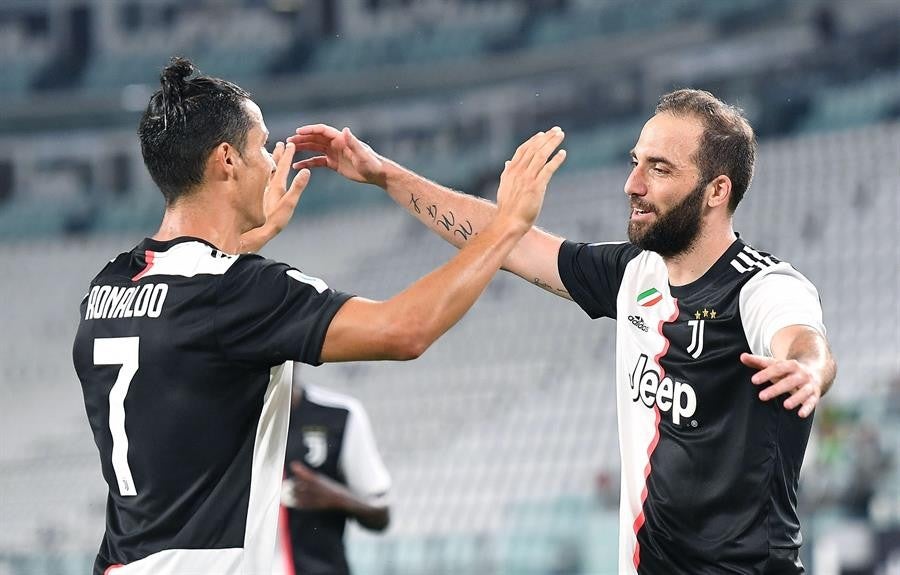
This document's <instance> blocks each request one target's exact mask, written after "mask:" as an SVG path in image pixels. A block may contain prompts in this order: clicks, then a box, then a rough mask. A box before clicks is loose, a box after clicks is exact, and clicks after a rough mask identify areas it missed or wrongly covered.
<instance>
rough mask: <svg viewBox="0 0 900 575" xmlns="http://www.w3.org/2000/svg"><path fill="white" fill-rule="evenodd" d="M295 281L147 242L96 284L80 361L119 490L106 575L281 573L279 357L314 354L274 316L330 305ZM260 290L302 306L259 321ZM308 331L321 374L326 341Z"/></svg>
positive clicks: (282, 398)
mask: <svg viewBox="0 0 900 575" xmlns="http://www.w3.org/2000/svg"><path fill="white" fill-rule="evenodd" d="M286 271H287V272H289V273H287V274H286V273H285V272H286ZM290 272H295V273H299V272H296V270H290V268H288V267H287V266H284V265H283V264H276V263H274V262H270V261H269V260H264V259H263V258H259V257H258V256H231V255H226V254H223V253H221V252H219V251H218V250H216V249H215V248H214V247H212V246H211V245H209V244H207V243H205V242H202V241H200V240H195V239H193V238H180V239H178V240H173V241H171V242H157V241H153V240H145V241H144V242H143V243H142V244H141V245H139V246H138V247H136V248H135V249H134V250H132V251H130V252H127V253H123V254H120V255H119V256H118V257H116V258H115V259H114V260H112V261H111V262H110V263H109V264H108V265H107V266H106V267H105V268H104V269H103V270H102V271H101V272H100V274H98V275H97V277H96V278H95V279H94V281H93V282H92V283H91V288H90V291H89V293H88V295H87V296H86V297H85V299H84V301H83V302H82V304H81V323H80V326H79V329H78V333H77V335H76V339H75V345H74V350H73V356H74V362H75V367H76V370H77V372H78V375H79V378H80V379H81V384H82V390H83V393H84V400H85V407H86V411H87V415H88V419H89V421H90V424H91V428H92V430H93V433H94V439H95V442H96V444H97V447H98V449H99V451H100V459H101V462H102V468H103V476H104V478H105V479H106V481H107V483H108V484H109V487H110V495H109V501H108V502H107V526H106V534H105V536H104V540H103V543H102V545H101V548H100V552H99V555H98V558H97V563H96V565H95V573H102V572H103V571H104V570H105V569H106V568H107V567H108V566H109V565H114V564H125V565H126V567H124V568H122V570H121V572H122V573H132V572H135V573H138V572H140V573H144V572H148V573H150V572H152V573H163V572H176V571H177V572H183V571H186V570H190V569H192V568H193V567H194V566H196V569H197V570H198V572H217V573H242V572H245V571H247V572H252V571H253V568H254V566H257V565H263V564H267V563H266V561H269V562H270V561H271V552H272V546H273V545H274V536H275V533H274V530H275V525H276V516H275V514H276V513H277V505H274V506H273V505H270V504H269V502H270V500H273V501H275V502H276V503H277V493H278V490H279V485H280V477H281V466H282V464H283V457H284V443H285V436H286V433H287V419H288V410H289V402H290V400H289V397H290V381H291V369H290V368H289V367H290V366H289V364H288V365H285V363H284V362H285V359H286V358H285V357H284V356H285V353H286V352H285V351H284V350H280V348H283V347H284V345H282V342H284V341H291V340H296V346H297V351H296V353H295V355H297V356H298V357H296V359H300V360H304V357H303V356H302V354H301V351H300V350H301V348H306V347H307V346H304V343H310V342H304V341H303V339H302V338H295V337H292V334H291V333H286V335H282V332H288V331H289V330H288V329H286V328H281V327H280V325H281V324H288V323H289V322H286V321H281V322H280V323H279V320H278V319H277V318H275V317H274V315H275V314H278V315H279V316H281V315H286V316H293V315H295V314H297V315H299V312H298V311H297V310H298V309H300V307H302V306H303V305H306V306H307V307H309V306H310V302H311V301H313V300H314V299H315V298H316V297H321V296H323V294H324V295H327V294H325V292H324V290H322V291H319V290H318V289H313V286H310V285H309V284H305V283H304V284H301V282H300V281H297V280H296V279H290V278H287V279H286V275H290ZM292 277H293V276H292ZM267 278H269V279H267ZM270 280H271V282H270ZM267 282H270V283H267ZM276 282H277V283H276ZM282 283H285V285H287V284H297V286H299V287H295V286H291V285H288V286H287V287H284V286H282V285H281V284H282ZM279 290H282V291H283V293H281V292H279ZM290 290H295V291H290ZM255 291H261V293H263V294H267V293H270V292H273V291H274V292H278V293H277V296H273V301H285V302H298V301H299V302H300V303H290V306H293V307H289V306H288V304H287V303H286V304H284V305H283V306H282V307H283V308H284V309H281V308H279V307H278V305H277V304H275V305H269V306H268V307H266V306H262V307H261V308H259V309H255V308H254V306H255V305H257V302H259V300H263V299H266V298H265V297H251V296H250V294H252V293H254V292H255ZM327 291H328V292H331V290H327ZM244 292H250V293H248V295H247V296H243V297H239V295H240V294H241V293H244ZM306 292H317V293H313V294H312V296H308V295H307V293H306ZM275 297H277V298H280V299H274V298H275ZM301 300H302V301H301ZM332 300H334V298H331V300H329V302H330V303H329V305H330V306H332V307H333V305H332V303H333V302H332ZM259 305H262V304H259ZM337 305H339V303H338V304H337ZM304 309H305V308H304ZM335 310H336V307H335ZM331 313H333V311H332V312H331ZM269 316H273V317H269ZM329 319H330V318H329ZM321 320H322V316H317V318H316V321H318V322H320V323H321ZM294 324H296V325H298V326H301V327H302V328H310V326H309V325H304V323H303V321H301V320H300V319H296V321H294V322H293V323H291V325H294ZM273 325H278V326H279V327H277V329H279V330H281V331H280V332H278V333H275V332H274V331H273V330H274V329H276V328H274V327H272V326H273ZM324 325H325V326H326V327H327V322H325V324H324ZM291 329H295V328H293V327H292V328H291ZM307 331H312V332H314V334H315V335H314V336H312V337H310V339H311V340H312V347H309V348H308V349H309V350H312V351H309V356H310V358H312V361H313V362H314V361H315V360H316V358H317V357H318V349H317V348H316V343H319V344H320V342H317V341H316V340H317V339H321V337H324V336H323V335H322V334H320V333H318V332H320V331H324V328H322V327H316V328H314V329H308V330H307ZM266 342H271V347H272V350H271V351H269V350H267V349H265V348H266V346H267V345H268V344H267V343H266ZM307 359H308V358H307ZM270 526H271V528H270ZM139 565H140V566H141V567H140V568H138V566H139Z"/></svg>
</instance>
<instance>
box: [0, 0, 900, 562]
mask: <svg viewBox="0 0 900 575" xmlns="http://www.w3.org/2000/svg"><path fill="white" fill-rule="evenodd" d="M173 55H183V56H186V57H189V58H191V59H192V60H193V61H194V62H195V63H196V64H197V65H198V66H199V67H200V69H201V70H202V71H203V72H205V73H208V74H213V75H218V76H222V77H224V78H227V79H230V80H232V81H235V82H237V83H238V84H240V85H242V86H243V87H245V88H247V89H249V90H250V91H252V92H253V95H254V99H255V100H256V101H257V102H258V103H259V104H260V106H261V107H262V109H263V111H264V113H265V114H266V122H267V124H268V127H269V129H270V131H271V133H272V141H275V139H283V138H285V137H286V136H288V135H290V134H291V133H293V130H294V128H295V127H297V126H299V125H302V124H305V123H310V122H326V123H331V124H333V125H335V126H337V127H343V126H350V127H351V128H352V129H353V130H354V131H355V132H356V133H357V134H358V135H359V136H360V137H361V138H363V139H364V140H366V141H367V142H369V143H370V144H371V145H372V146H373V147H374V148H375V149H376V150H377V151H379V152H381V153H383V154H385V155H387V156H389V157H391V158H393V159H395V160H397V161H399V162H401V163H403V164H405V165H407V166H409V167H412V168H414V169H416V170H417V171H419V172H420V173H422V174H424V175H426V176H428V177H430V178H432V179H434V180H437V181H439V182H441V183H444V184H447V185H451V186H454V187H456V188H458V189H461V190H465V191H467V192H470V193H473V194H477V195H481V196H485V197H488V198H490V197H492V194H494V192H495V189H496V185H497V182H498V176H499V173H500V171H501V169H502V166H503V160H505V159H507V158H508V157H509V156H510V155H511V154H512V153H513V151H514V150H515V147H516V146H517V145H518V143H519V142H520V141H521V140H523V139H525V138H526V137H527V136H528V135H530V134H531V133H533V132H535V131H537V130H539V129H546V128H549V127H551V126H553V125H559V126H561V127H562V128H563V129H564V130H565V131H566V134H567V138H566V143H565V147H566V148H567V150H568V152H569V159H568V161H567V162H566V165H565V166H564V167H563V169H562V170H561V171H560V172H559V173H558V174H557V176H556V177H555V179H554V180H553V182H552V184H551V189H550V191H549V192H548V196H547V200H546V202H545V208H544V212H543V214H542V215H541V218H540V220H539V224H540V225H541V226H543V227H545V228H548V229H550V230H551V231H554V232H556V233H559V234H562V235H564V236H566V237H568V238H570V239H573V240H579V241H601V240H617V239H623V238H624V235H625V225H626V218H627V213H628V209H627V205H626V202H625V197H624V194H623V193H622V187H623V185H624V182H625V178H626V175H627V171H628V154H627V151H628V150H629V149H630V148H631V146H633V145H634V143H635V141H636V139H637V136H638V134H639V132H640V128H641V126H642V124H643V122H644V121H645V120H646V119H647V118H648V117H649V116H650V115H652V112H653V107H654V105H655V103H656V100H657V98H658V97H659V96H660V95H661V94H662V93H664V92H666V91H669V90H670V89H673V88H676V87H685V86H689V87H697V88H704V89H708V90H710V91H712V92H713V93H715V94H716V95H717V96H719V97H720V98H723V99H724V100H726V101H728V102H729V103H734V104H737V105H739V106H741V107H743V108H744V109H745V110H746V113H747V115H748V117H749V119H750V121H751V123H752V124H753V126H754V127H755V129H756V131H757V134H758V136H759V139H760V144H761V145H760V154H759V159H758V164H757V170H756V177H755V179H754V181H753V185H752V187H751V189H750V191H749V192H748V195H747V197H746V199H745V200H744V202H743V203H742V205H741V207H740V208H739V209H738V211H737V214H736V228H737V229H738V231H740V232H741V233H742V236H743V237H744V238H745V239H746V240H747V241H749V242H750V243H752V244H754V245H755V246H756V247H758V248H760V249H763V250H766V251H770V252H773V253H775V254H776V255H778V256H779V257H780V258H781V259H784V260H787V261H790V262H791V263H793V264H794V265H795V267H797V268H798V269H799V270H801V271H802V272H803V273H805V274H806V275H807V276H808V277H809V278H810V279H811V280H812V281H813V282H814V283H815V284H816V285H817V287H818V289H819V292H820V295H821V298H822V302H823V307H824V311H825V320H826V324H827V326H828V328H829V338H830V341H831V343H832V345H833V348H834V353H835V355H836V358H837V360H838V364H839V375H838V379H837V382H836V384H835V387H834V388H833V391H832V392H831V393H830V395H828V396H827V398H826V399H825V401H824V403H823V404H822V405H821V407H820V408H819V409H818V410H817V413H816V422H815V429H814V436H813V438H812V441H811V445H810V449H809V451H808V452H807V457H806V462H805V470H804V475H803V477H802V485H801V493H800V496H801V512H802V516H803V520H804V537H805V545H804V547H803V558H804V561H805V562H806V564H807V566H808V567H809V568H810V572H811V573H815V574H822V575H832V574H834V575H838V574H843V575H846V574H867V573H875V574H879V575H885V574H897V573H900V471H898V469H900V299H898V298H900V271H898V270H900V247H898V241H897V233H898V231H900V229H898V221H900V0H858V1H851V0H846V1H845V0H797V1H786V0H655V1H651V0H530V1H513V0H243V1H241V0H218V1H212V0H210V1H196V2H190V1H186V0H185V1H175V0H140V1H138V0H123V1H114V0H2V1H0V65H2V68H0V273H2V280H0V306H2V312H0V321H2V328H3V329H2V335H0V575H31V574H47V575H68V574H75V573H87V572H89V568H90V565H91V563H92V561H93V558H94V555H95V553H96V550H97V547H98V545H99V541H100V538H101V536H102V532H103V528H104V505H105V494H106V486H105V484H104V483H103V481H102V478H101V475H100V466H99V460H98V456H97V453H96V449H95V447H94V445H93V441H92V436H91V433H90V430H89V427H88V424H87V420H86V417H85V414H84V407H83V402H82V399H81V391H80V385H79V383H78V380H77V378H76V376H75V373H74V371H73V368H72V366H71V342H72V340H73V337H74V333H75V329H76V326H77V322H78V312H77V309H78V305H79V302H80V300H81V297H82V296H83V295H84V293H85V292H86V287H87V285H88V282H89V281H90V279H91V278H92V277H93V276H94V274H95V273H96V272H97V271H98V270H99V269H100V267H102V264H103V263H104V262H105V261H106V260H108V259H109V258H112V257H113V256H114V255H115V254H117V253H119V252H120V251H124V250H127V249H130V248H131V247H132V246H134V245H135V244H137V243H138V242H139V241H140V239H141V238H142V237H144V236H145V235H150V234H152V233H153V232H155V230H156V226H157V224H158V222H159V219H160V217H161V213H162V197H161V195H160V194H159V192H158V191H157V190H156V189H155V188H154V186H153V184H152V182H151V180H150V178H149V176H148V175H147V173H146V171H145V169H144V166H143V164H142V160H141V156H140V148H139V144H138V140H137V137H136V127H137V122H138V117H139V114H140V112H141V111H142V110H143V109H144V107H145V106H146V103H147V100H148V98H149V96H150V94H151V93H152V92H153V91H154V90H155V89H156V87H157V86H158V78H159V72H160V70H161V69H162V68H163V67H164V66H165V64H166V62H167V61H168V59H169V57H171V56H173ZM263 253H264V255H267V256H269V257H272V258H275V259H280V260H283V261H286V262H289V263H291V264H292V265H295V266H297V267H299V268H300V269H303V270H304V271H306V272H307V273H310V274H312V275H316V276H319V277H322V278H323V279H325V280H326V281H327V282H328V283H329V284H330V285H331V286H333V287H335V288H337V289H341V290H344V291H350V292H354V293H358V294H360V295H365V296H367V297H374V298H381V297H387V296H389V295H392V294H394V293H396V292H397V291H399V290H400V289H402V288H403V287H405V286H406V285H408V284H409V283H411V282H412V281H413V280H414V279H416V278H417V277H419V276H420V275H421V274H423V273H425V272H427V271H428V270H430V269H431V268H433V267H435V266H437V265H439V264H440V263H442V262H443V261H445V260H446V259H448V258H449V257H450V256H451V254H452V253H453V249H452V248H450V247H449V246H447V245H444V244H443V243H442V242H441V240H439V239H438V238H437V237H435V236H433V235H431V234H430V232H428V231H427V230H426V229H425V228H424V227H422V226H421V225H420V224H418V223H417V222H415V221H414V220H413V219H412V218H411V217H409V216H408V215H406V214H405V213H404V211H403V210H401V209H399V208H397V207H396V206H393V205H392V204H391V202H390V200H388V199H387V197H386V195H385V194H383V193H381V192H380V190H378V189H376V188H374V187H370V186H361V185H354V184H349V183H346V182H345V181H343V180H342V179H341V178H339V177H337V176H334V175H333V174H329V173H324V172H315V173H314V174H313V177H312V181H311V183H310V185H309V188H308V189H307V191H306V193H305V195H304V196H303V199H302V201H301V205H300V208H299V209H298V212H297V214H296V215H295V217H294V220H293V222H292V223H291V225H290V227H289V228H288V229H287V230H285V232H284V233H283V234H282V235H281V236H279V237H278V238H276V240H274V241H273V242H272V243H271V244H270V245H269V246H267V247H266V248H265V250H264V252H263ZM876 296H877V297H876ZM613 336H614V332H613V323H612V322H611V321H608V320H601V321H596V322H592V321H590V320H589V318H588V317H587V316H586V315H584V314H583V313H582V312H581V311H580V310H579V308H578V307H577V306H575V305H573V304H571V303H570V302H567V301H564V300H561V299H557V298H552V297H549V296H547V295H546V294H544V293H543V292H542V291H541V290H538V289H536V288H534V287H533V286H530V285H528V284H527V283H525V282H522V281H521V280H519V279H518V278H515V277H512V276H509V275H506V274H501V275H500V276H498V277H497V278H496V280H495V281H494V282H493V283H492V284H491V285H490V287H489V289H488V291H487V293H486V294H485V296H484V297H483V298H482V299H481V300H480V301H479V303H478V304H477V305H476V306H475V309H474V310H473V311H472V312H471V313H470V314H469V315H468V316H467V317H466V318H465V319H464V320H463V321H462V322H461V324H460V325H459V326H458V327H456V328H454V329H453V330H452V331H451V332H450V333H449V334H448V335H447V336H446V337H445V338H443V339H442V340H440V341H439V342H438V343H437V344H435V345H434V346H433V347H432V348H431V349H430V351H429V352H428V353H427V354H426V355H425V356H424V357H423V358H421V359H419V360H417V361H415V362H412V363H407V364H387V363H383V364H374V363H368V364H352V365H329V366H323V367H320V368H315V369H314V368H309V367H303V368H299V369H298V376H299V378H300V379H301V380H302V381H304V382H308V383H314V384H317V385H322V386H326V387H330V388H332V389H337V390H341V391H345V392H347V393H349V394H351V395H354V396H355V397H357V398H358V399H360V400H361V401H362V402H363V404H364V405H365V406H366V408H367V409H368V411H369V414H370V416H371V419H372V422H373V426H374V430H375V434H376V437H377V439H378V442H379V445H380V448H381V451H382V453H383V455H384V458H385V461H386V463H387V466H388V468H389V469H390V472H391V474H392V476H393V478H394V489H393V506H392V511H393V521H392V525H391V528H390V530H389V531H388V533H387V534H386V535H385V536H381V537H375V536H371V535H368V534H366V533H364V532H362V531H360V530H357V529H351V530H350V531H349V533H348V545H349V553H350V558H351V562H352V564H353V566H354V567H355V568H356V572H357V573H361V574H370V573H371V574H379V575H382V574H383V575H389V574H398V575H399V574H403V575H406V574H409V575H413V574H428V575H431V574H464V575H465V574H472V575H495V574H496V575H501V574H510V575H512V574H523V575H531V574H534V575H550V574H555V575H564V574H565V575H578V574H607V573H610V574H611V573H615V572H616V540H617V516H616V509H617V504H618V457H619V456H618V447H617V443H616V421H615V389H614V379H613V375H614V374H613V354H614V341H613Z"/></svg>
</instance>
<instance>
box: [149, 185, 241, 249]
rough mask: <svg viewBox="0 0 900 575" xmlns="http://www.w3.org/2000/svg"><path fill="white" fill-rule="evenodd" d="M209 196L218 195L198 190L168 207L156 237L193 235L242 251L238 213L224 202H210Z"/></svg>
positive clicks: (160, 238) (221, 246)
mask: <svg viewBox="0 0 900 575" xmlns="http://www.w3.org/2000/svg"><path fill="white" fill-rule="evenodd" d="M209 197H216V194H214V193H209V192H205V191H202V190H197V191H195V192H192V193H191V194H190V195H189V196H188V197H186V198H181V199H180V200H178V201H177V202H176V203H175V204H174V205H170V206H167V207H166V212H165V214H164V215H163V219H162V223H161V224H160V225H159V230H158V231H157V232H156V234H154V235H153V239H154V240H159V241H167V240H172V239H175V238H179V237H184V236H191V237H195V238H200V239H202V240H206V241H207V242H209V243H210V244H212V245H214V246H216V247H217V248H218V249H220V250H222V251H223V252H225V253H228V254H236V253H238V252H239V251H240V246H241V226H240V225H239V223H238V222H237V214H236V213H235V212H234V211H233V210H231V209H228V207H227V206H224V205H221V202H215V201H208V198H209ZM220 197H221V196H220Z"/></svg>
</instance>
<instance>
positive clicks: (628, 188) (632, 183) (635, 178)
mask: <svg viewBox="0 0 900 575" xmlns="http://www.w3.org/2000/svg"><path fill="white" fill-rule="evenodd" d="M625 194H626V195H627V196H645V195H647V182H646V181H645V180H644V177H643V175H642V174H641V171H640V170H639V169H638V166H635V167H633V168H632V169H631V173H630V174H628V179H627V180H625Z"/></svg>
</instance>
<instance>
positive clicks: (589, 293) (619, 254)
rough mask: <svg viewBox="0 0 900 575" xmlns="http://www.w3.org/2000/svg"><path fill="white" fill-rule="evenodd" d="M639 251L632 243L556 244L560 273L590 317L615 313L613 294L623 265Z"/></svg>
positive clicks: (573, 297) (594, 317) (619, 279)
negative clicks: (557, 245)
mask: <svg viewBox="0 0 900 575" xmlns="http://www.w3.org/2000/svg"><path fill="white" fill-rule="evenodd" d="M640 253H641V250H640V248H638V247H637V246H635V245H634V244H631V243H627V242H621V243H603V244H583V243H575V242H570V241H565V242H563V244H562V246H560V248H559V259H558V265H559V277H560V279H562V282H563V285H565V286H566V289H567V290H568V291H569V295H571V296H572V299H573V300H575V303H577V304H578V305H580V306H581V309H583V310H584V311H585V312H586V313H587V314H588V315H589V316H591V318H592V319H597V318H599V317H611V318H613V319H615V317H616V296H617V295H618V293H619V286H620V285H622V277H623V276H624V274H625V266H627V265H628V262H630V261H631V260H632V259H634V258H635V257H637V256H638V254H640Z"/></svg>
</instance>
